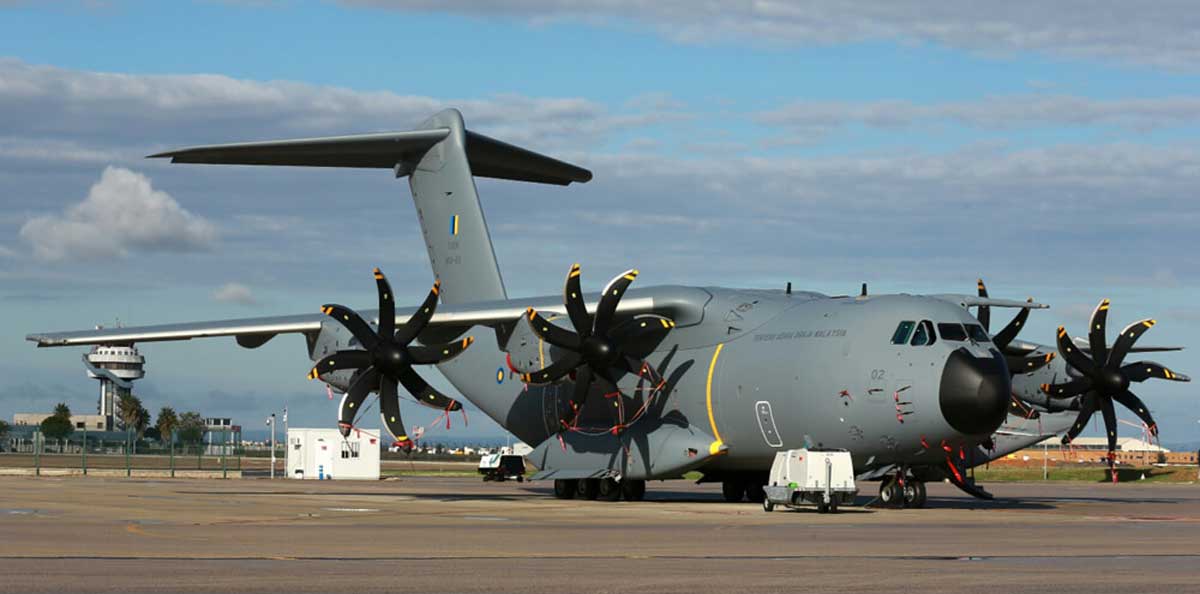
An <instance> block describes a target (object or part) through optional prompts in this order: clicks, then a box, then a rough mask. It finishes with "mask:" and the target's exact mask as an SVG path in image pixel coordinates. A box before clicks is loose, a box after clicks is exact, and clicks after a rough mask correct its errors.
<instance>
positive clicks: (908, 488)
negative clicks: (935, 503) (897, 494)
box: [904, 479, 926, 509]
mask: <svg viewBox="0 0 1200 594" xmlns="http://www.w3.org/2000/svg"><path fill="white" fill-rule="evenodd" d="M925 501H926V493H925V483H923V482H921V481H918V480H916V479H908V480H907V481H905V482H904V507H909V508H913V509H921V508H923V507H925Z"/></svg>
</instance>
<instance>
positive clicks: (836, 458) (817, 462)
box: [763, 449, 858, 513]
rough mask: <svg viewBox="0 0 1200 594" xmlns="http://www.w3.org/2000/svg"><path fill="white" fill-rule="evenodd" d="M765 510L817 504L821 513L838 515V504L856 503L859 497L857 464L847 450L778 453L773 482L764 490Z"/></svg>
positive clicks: (809, 450) (772, 470) (802, 450)
mask: <svg viewBox="0 0 1200 594" xmlns="http://www.w3.org/2000/svg"><path fill="white" fill-rule="evenodd" d="M764 491H766V495H767V496H766V498H765V499H763V510H764V511H773V510H774V509H775V506H776V505H783V506H787V507H791V508H796V507H800V506H802V505H804V504H806V503H807V504H815V505H816V506H817V511H818V512H820V513H826V512H836V511H837V508H838V505H841V504H846V505H849V504H853V503H854V497H855V496H857V495H858V487H857V486H855V484H854V464H853V462H852V461H851V460H850V452H847V451H845V450H816V449H799V450H787V451H785V452H778V453H776V454H775V462H774V463H773V464H771V475H770V479H769V482H768V483H767V485H766V487H765V488H764Z"/></svg>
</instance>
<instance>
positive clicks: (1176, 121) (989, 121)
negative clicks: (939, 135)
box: [756, 95, 1200, 133]
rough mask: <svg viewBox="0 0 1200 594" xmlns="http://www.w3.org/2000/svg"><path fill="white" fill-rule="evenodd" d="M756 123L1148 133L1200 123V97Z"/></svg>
mask: <svg viewBox="0 0 1200 594" xmlns="http://www.w3.org/2000/svg"><path fill="white" fill-rule="evenodd" d="M756 119H757V120H758V121H759V122H761V123H764V124H771V125H784V126H788V127H790V128H793V129H796V130H801V131H806V132H810V133H813V132H816V133H824V132H828V131H830V130H832V129H834V128H839V127H842V126H846V125H848V124H852V123H857V124H863V125H866V126H871V127H875V128H889V127H901V126H910V125H913V124H917V123H922V124H929V123H933V124H936V123H942V122H954V123H957V124H961V125H966V126H972V127H978V128H989V129H1006V128H1019V127H1038V126H1064V125H1071V126H1082V125H1117V126H1122V127H1127V128H1135V129H1143V130H1145V129H1152V128H1161V127H1164V126H1170V125H1180V124H1195V123H1197V122H1200V97H1187V96H1178V97H1155V98H1132V99H1092V98H1089V97H1074V96H1064V95H1059V96H1044V95H1019V96H1012V97H989V98H986V99H982V100H977V101H953V102H942V103H931V104H918V103H913V102H911V101H899V100H887V101H862V102H851V101H846V102H830V101H797V102H794V103H790V104H788V105H785V106H783V107H780V108H777V109H773V110H769V111H765V112H761V113H759V114H757V116H756Z"/></svg>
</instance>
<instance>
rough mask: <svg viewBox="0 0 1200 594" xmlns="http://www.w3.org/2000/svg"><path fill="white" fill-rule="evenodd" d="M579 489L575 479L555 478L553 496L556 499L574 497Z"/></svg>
mask: <svg viewBox="0 0 1200 594" xmlns="http://www.w3.org/2000/svg"><path fill="white" fill-rule="evenodd" d="M578 491H579V481H577V480H575V479H555V480H554V496H555V497H556V498H558V499H574V498H575V494H576V493H577V492H578Z"/></svg>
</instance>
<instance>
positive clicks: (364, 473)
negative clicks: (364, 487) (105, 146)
mask: <svg viewBox="0 0 1200 594" xmlns="http://www.w3.org/2000/svg"><path fill="white" fill-rule="evenodd" d="M287 452H288V453H287V463H288V464H287V466H288V468H287V475H288V478H294V479H308V480H331V479H336V480H366V481H373V480H379V432H378V431H364V430H361V429H355V430H353V431H351V432H350V436H349V437H342V434H341V433H340V432H339V431H338V430H337V429H299V428H295V427H292V428H289V429H288V433H287Z"/></svg>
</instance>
